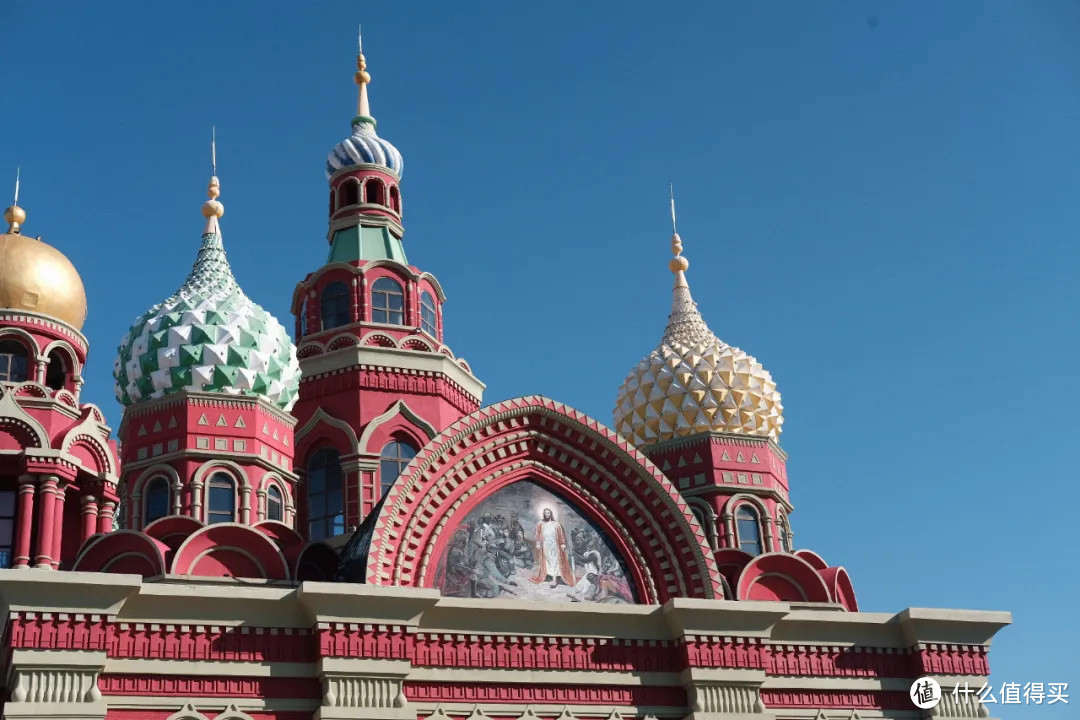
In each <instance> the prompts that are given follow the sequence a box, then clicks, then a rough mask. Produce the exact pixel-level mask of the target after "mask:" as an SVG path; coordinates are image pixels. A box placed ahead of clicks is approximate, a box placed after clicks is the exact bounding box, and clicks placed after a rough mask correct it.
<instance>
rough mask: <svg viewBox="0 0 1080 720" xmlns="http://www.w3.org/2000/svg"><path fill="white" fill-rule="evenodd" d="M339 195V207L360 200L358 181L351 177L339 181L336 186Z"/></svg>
mask: <svg viewBox="0 0 1080 720" xmlns="http://www.w3.org/2000/svg"><path fill="white" fill-rule="evenodd" d="M338 192H339V193H340V195H339V197H340V198H342V200H341V207H347V206H349V205H356V204H358V203H359V202H360V183H358V182H357V181H356V180H353V179H352V178H350V179H348V180H346V181H345V182H343V183H341V185H340V186H339V187H338Z"/></svg>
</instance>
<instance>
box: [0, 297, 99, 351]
mask: <svg viewBox="0 0 1080 720" xmlns="http://www.w3.org/2000/svg"><path fill="white" fill-rule="evenodd" d="M11 321H15V322H23V323H28V324H30V325H38V326H44V327H46V328H48V329H50V330H52V331H53V332H55V333H56V334H57V335H62V336H64V337H66V338H67V339H68V340H72V341H74V342H75V343H76V344H77V345H78V347H79V349H80V350H82V352H83V355H84V356H85V355H86V353H87V352H89V349H90V342H89V341H88V340H87V339H86V336H85V335H83V334H82V333H81V332H79V331H78V330H76V329H75V328H74V327H72V326H71V325H68V324H67V323H66V322H64V321H63V320H58V319H57V318H54V317H53V316H52V315H42V314H41V313H36V312H32V311H30V310H12V309H10V308H3V309H0V325H2V324H4V323H8V322H11Z"/></svg>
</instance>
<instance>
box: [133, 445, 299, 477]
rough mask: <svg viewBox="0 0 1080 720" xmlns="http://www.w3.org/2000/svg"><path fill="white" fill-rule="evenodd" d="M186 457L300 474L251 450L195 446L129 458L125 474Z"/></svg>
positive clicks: (287, 474)
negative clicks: (138, 457)
mask: <svg viewBox="0 0 1080 720" xmlns="http://www.w3.org/2000/svg"><path fill="white" fill-rule="evenodd" d="M186 458H200V459H203V460H231V461H232V462H235V463H240V464H245V463H247V464H249V465H255V466H256V467H261V468H263V469H264V470H268V471H270V472H274V473H277V474H279V475H281V476H282V477H283V478H286V479H288V480H292V481H296V480H298V479H299V476H298V475H297V474H296V473H295V472H293V471H291V470H286V469H284V468H282V467H281V466H279V465H275V464H274V463H272V462H270V461H269V460H267V459H265V458H263V457H261V456H260V455H257V454H254V453H250V452H233V451H231V450H213V449H208V450H197V449H195V448H188V449H186V450H175V451H173V452H168V453H163V454H161V455H155V456H153V457H148V458H146V459H145V460H129V461H127V462H125V463H123V470H122V471H123V474H124V475H131V474H132V473H135V472H137V471H141V470H143V469H144V468H147V467H150V466H151V465H160V464H161V463H169V462H172V461H173V460H183V459H186Z"/></svg>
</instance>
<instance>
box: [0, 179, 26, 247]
mask: <svg viewBox="0 0 1080 720" xmlns="http://www.w3.org/2000/svg"><path fill="white" fill-rule="evenodd" d="M20 172H21V168H15V202H13V203H12V204H11V207H9V208H8V209H7V210H5V211H4V220H6V221H7V224H8V232H9V233H11V234H13V235H18V234H19V228H20V227H22V224H23V223H24V222H26V211H25V210H23V209H22V208H21V207H19V174H20Z"/></svg>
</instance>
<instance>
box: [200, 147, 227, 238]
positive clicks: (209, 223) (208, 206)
mask: <svg viewBox="0 0 1080 720" xmlns="http://www.w3.org/2000/svg"><path fill="white" fill-rule="evenodd" d="M206 195H207V196H208V197H209V198H210V199H209V200H207V201H206V202H205V203H203V206H202V214H203V217H204V218H206V228H205V229H203V235H220V234H221V228H220V227H219V226H218V218H220V217H221V216H222V215H224V214H225V206H224V205H222V204H221V203H220V202H219V201H218V196H219V195H221V182H220V181H219V180H218V178H217V128H216V127H214V128H211V129H210V185H209V186H208V187H207V188H206Z"/></svg>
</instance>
